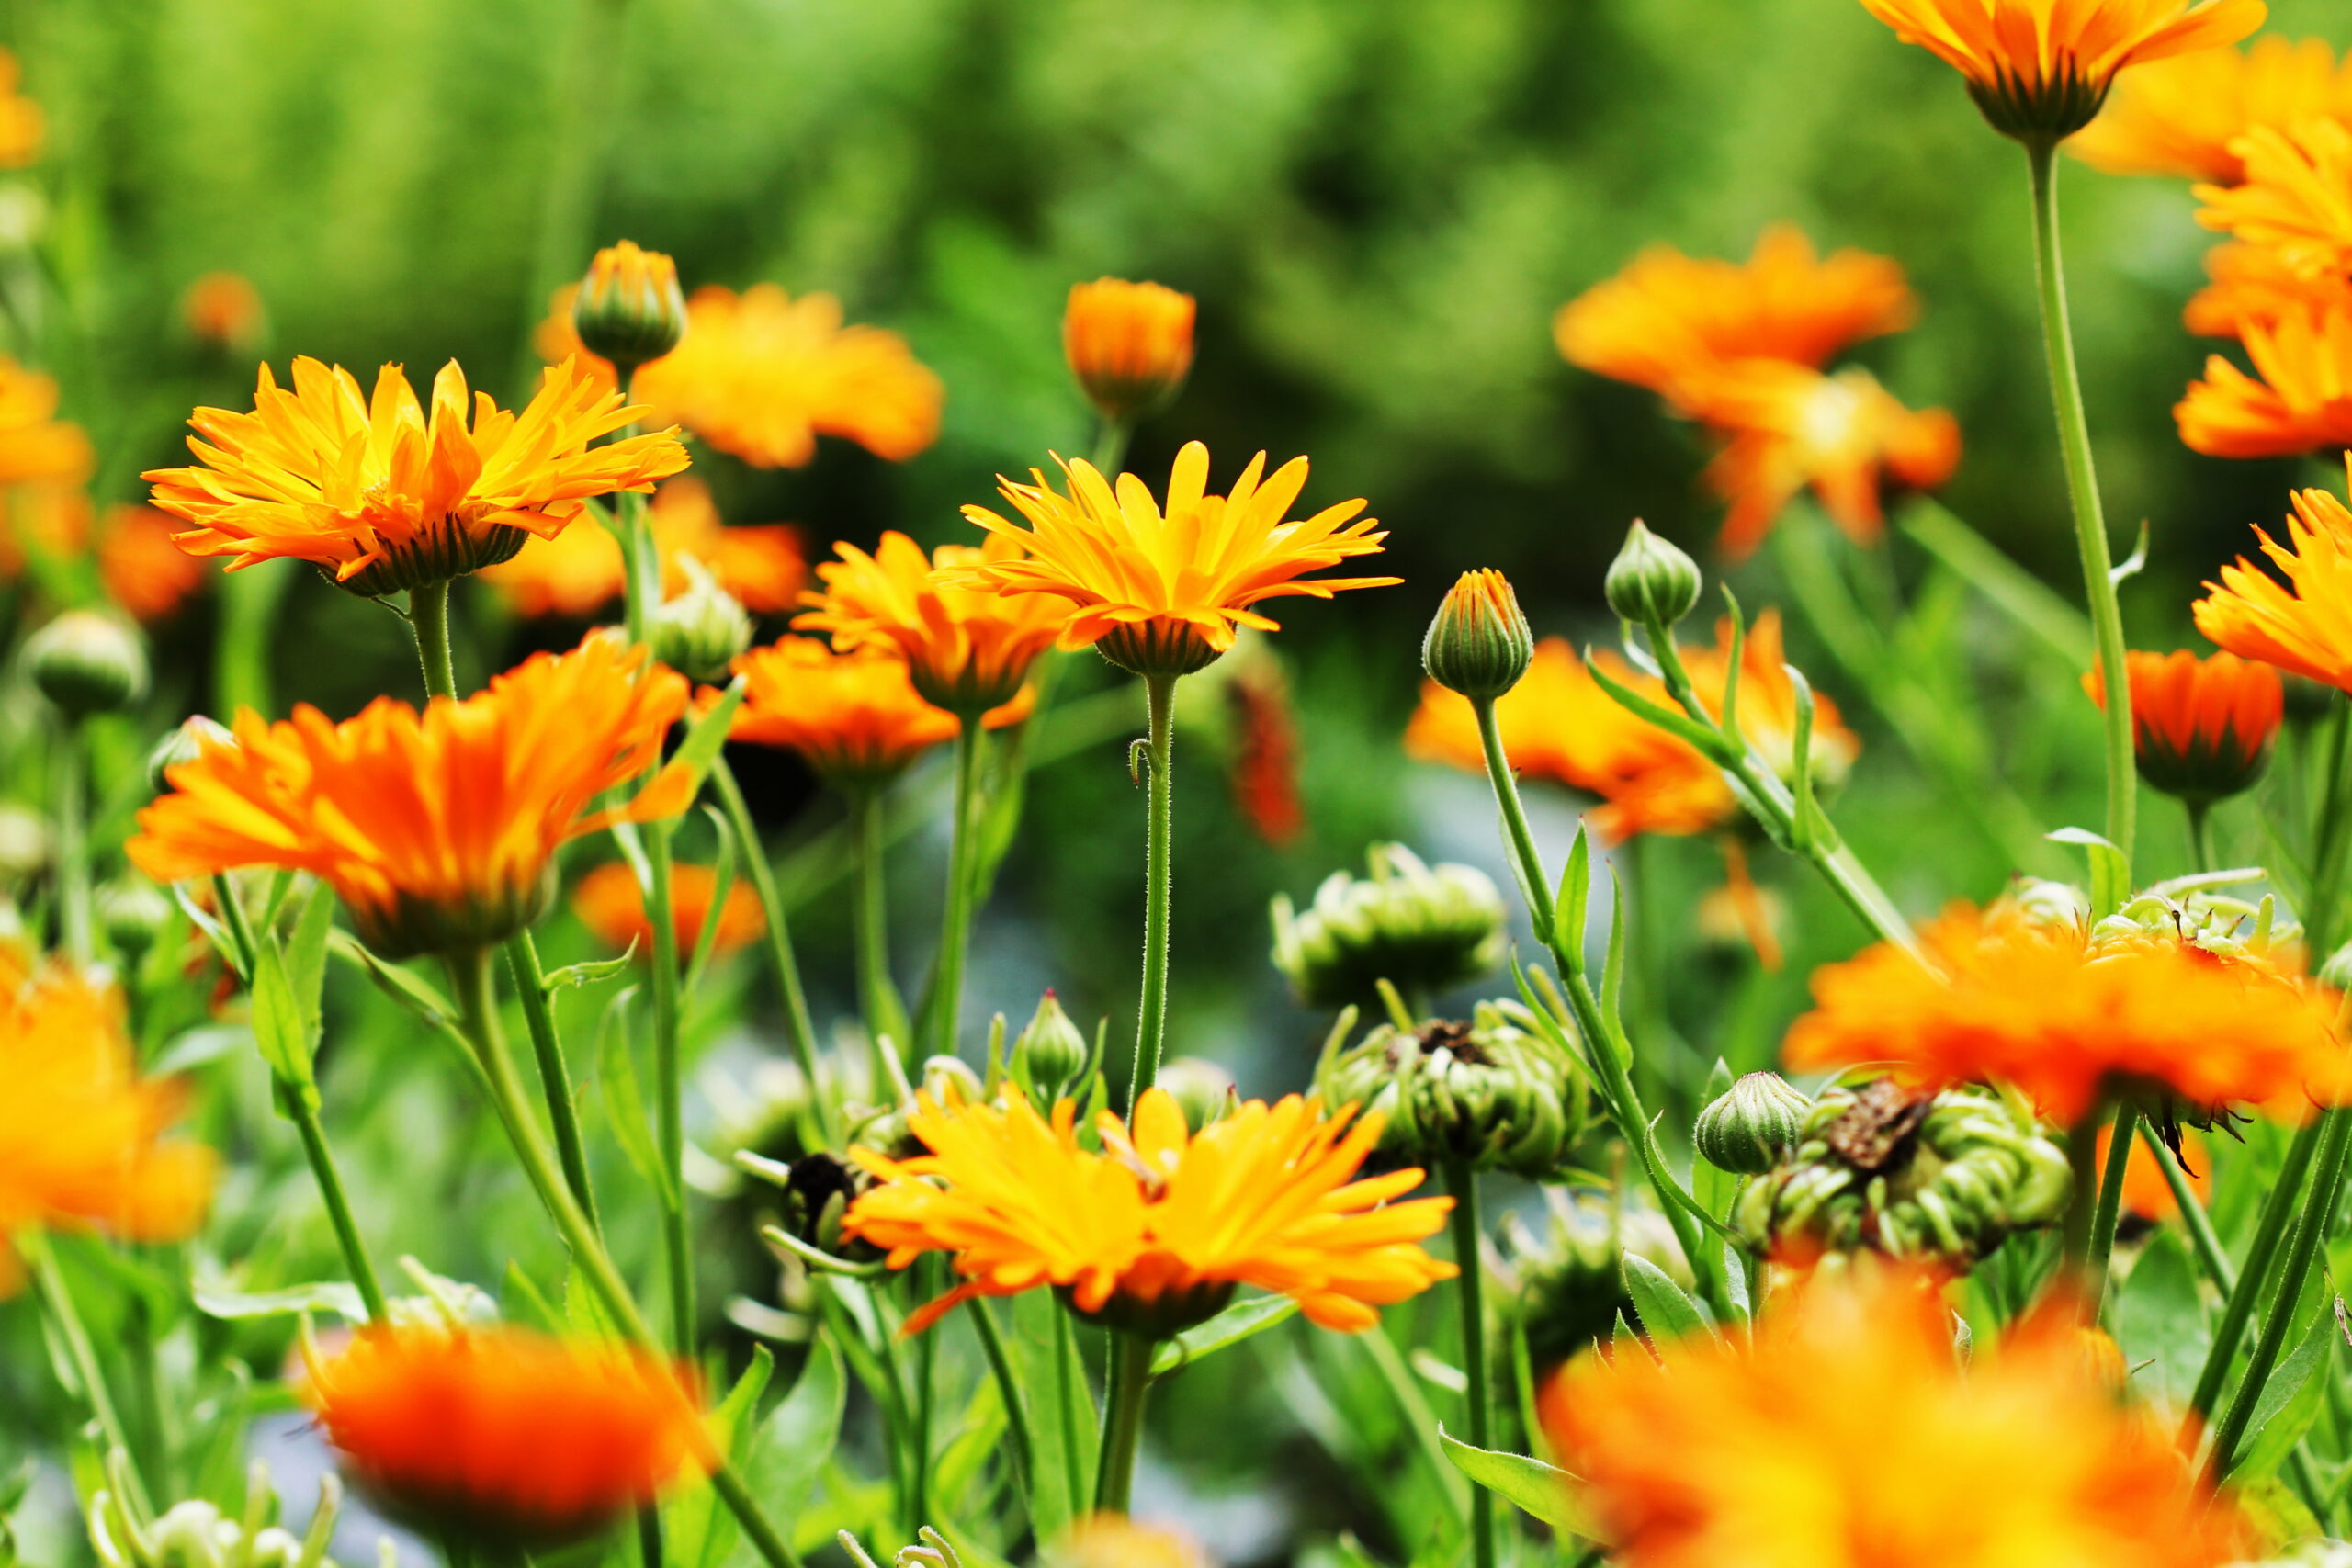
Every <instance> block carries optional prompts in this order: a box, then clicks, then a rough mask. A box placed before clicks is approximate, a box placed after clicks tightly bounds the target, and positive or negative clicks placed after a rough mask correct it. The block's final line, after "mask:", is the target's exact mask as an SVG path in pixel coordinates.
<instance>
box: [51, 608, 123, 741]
mask: <svg viewBox="0 0 2352 1568" xmlns="http://www.w3.org/2000/svg"><path fill="white" fill-rule="evenodd" d="M24 659H25V668H26V669H27V670H28V671H30V672H31V674H32V678H33V684H34V685H36V686H38V687H40V693H41V695H43V696H45V697H47V698H48V699H49V700H50V701H51V702H52V703H55V704H56V705H58V706H59V707H61V708H62V709H64V710H65V712H66V714H67V715H68V716H71V717H74V718H85V717H87V716H89V715H91V714H95V713H116V712H119V711H120V710H121V709H123V708H127V707H129V706H130V705H131V704H133V703H135V702H137V701H138V700H139V699H140V698H141V697H143V696H145V695H146V694H147V650H146V648H145V646H144V645H143V644H142V642H141V638H140V636H139V633H138V632H137V631H136V630H135V629H134V628H132V627H131V626H129V625H127V624H126V623H124V622H122V621H119V620H117V619H116V618H115V617H114V616H112V615H100V614H99V613H98V612H96V611H95V610H68V611H66V612H65V614H63V615H60V616H58V617H57V618H56V619H55V620H53V621H51V622H50V623H49V625H47V626H43V627H41V628H40V630H39V631H37V632H35V633H33V635H32V636H30V637H27V638H26V639H25V652H24Z"/></svg>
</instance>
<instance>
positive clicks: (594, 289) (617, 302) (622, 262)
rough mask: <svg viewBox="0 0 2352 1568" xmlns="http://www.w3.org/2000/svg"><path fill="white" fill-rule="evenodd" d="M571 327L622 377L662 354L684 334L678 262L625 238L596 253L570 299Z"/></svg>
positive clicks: (586, 345) (683, 296)
mask: <svg viewBox="0 0 2352 1568" xmlns="http://www.w3.org/2000/svg"><path fill="white" fill-rule="evenodd" d="M571 325H572V330H573V331H575V332H577V333H579V334H580V346H582V348H584V349H586V350H587V351H588V352H589V353H591V354H593V355H596V356H597V357H598V358H600V359H609V360H611V361H612V362H613V364H614V366H615V367H617V368H618V369H619V370H620V372H621V373H622V374H623V375H624V376H626V375H627V374H628V372H629V371H632V370H634V369H636V368H637V367H639V366H640V365H643V364H645V363H646V362H647V361H648V360H652V359H659V358H661V357H662V355H665V354H667V353H669V352H670V351H671V350H672V349H673V348H675V347H677V346H678V340H679V339H681V338H683V337H684V336H685V334H686V297H685V294H684V291H683V290H681V289H680V288H679V287H678V265H677V264H676V263H675V262H673V261H672V260H671V259H670V258H669V257H668V256H666V255H663V254H662V253H661V252H659V251H647V250H640V249H639V248H638V247H637V245H636V244H635V243H632V242H630V241H628V240H623V241H622V242H621V243H618V244H616V245H610V246H607V247H606V248H605V249H604V250H601V251H598V252H597V253H596V255H595V259H594V260H593V261H591V262H590V263H589V264H588V276H585V277H583V278H582V279H581V280H580V292H579V293H578V294H576V295H574V296H573V297H572V301H571Z"/></svg>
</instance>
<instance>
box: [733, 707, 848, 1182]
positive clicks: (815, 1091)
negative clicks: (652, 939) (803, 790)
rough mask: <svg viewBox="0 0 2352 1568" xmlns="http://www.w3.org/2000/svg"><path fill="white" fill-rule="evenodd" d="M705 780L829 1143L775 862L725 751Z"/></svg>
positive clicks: (811, 1025) (834, 1132) (830, 1121)
mask: <svg viewBox="0 0 2352 1568" xmlns="http://www.w3.org/2000/svg"><path fill="white" fill-rule="evenodd" d="M710 781H711V784H713V786H714V787H716V788H717V790H718V804H719V807H720V809H721V810H723V811H725V812H726V813H727V825H728V826H729V828H731V829H734V832H735V842H736V843H737V845H738V846H740V847H741V850H742V852H743V864H744V866H745V868H746V869H747V870H748V871H749V873H750V874H751V878H752V892H753V893H756V894H757V895H759V899H760V912H761V913H762V914H763V915H764V916H765V917H766V918H767V942H768V960H769V962H770V963H772V964H775V983H776V988H777V989H778V990H780V991H781V992H783V994H784V1032H785V1037H786V1039H787V1040H789V1041H790V1042H791V1043H792V1055H793V1057H794V1059H795V1060H797V1062H798V1063H799V1064H800V1071H801V1073H802V1074H803V1075H804V1076H805V1077H807V1078H808V1079H809V1096H810V1098H811V1099H812V1100H814V1101H815V1104H816V1107H817V1122H818V1129H819V1131H820V1132H821V1133H822V1134H824V1139H825V1143H826V1144H827V1145H828V1146H831V1145H832V1144H834V1143H835V1142H837V1141H838V1140H839V1137H840V1133H841V1129H840V1128H839V1127H838V1126H837V1125H835V1119H834V1111H833V1104H832V1100H831V1098H830V1097H829V1096H827V1095H825V1094H823V1093H822V1092H820V1084H819V1082H818V1078H817V1024H816V1021H815V1020H814V1019H812V1018H811V1017H810V1016H809V992H808V989H807V988H806V987H803V986H802V985H801V983H800V961H799V959H798V958H797V956H795V954H794V953H793V951H792V928H791V927H790V926H789V925H787V924H786V911H785V906H784V899H783V897H782V896H781V895H780V894H779V893H778V892H777V890H776V885H775V865H774V864H773V863H770V861H769V860H768V856H767V851H766V850H765V849H764V848H763V847H762V845H761V842H760V836H759V829H758V826H757V825H756V824H755V823H753V822H752V808H751V807H750V805H749V804H748V803H747V802H746V801H745V800H744V799H743V789H742V786H741V784H737V783H736V782H735V770H733V769H732V768H730V767H729V766H728V765H727V754H726V753H725V752H724V751H721V752H720V753H719V755H718V757H717V758H716V759H715V760H714V761H712V762H711V765H710Z"/></svg>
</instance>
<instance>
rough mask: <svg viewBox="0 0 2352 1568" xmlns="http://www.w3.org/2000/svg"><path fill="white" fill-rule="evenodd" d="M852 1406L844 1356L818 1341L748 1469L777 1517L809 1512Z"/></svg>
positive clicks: (828, 1340)
mask: <svg viewBox="0 0 2352 1568" xmlns="http://www.w3.org/2000/svg"><path fill="white" fill-rule="evenodd" d="M848 1400H849V1380H848V1378H847V1377H846V1376H845V1375H844V1374H843V1373H842V1358H841V1352H840V1351H838V1350H836V1349H835V1348H833V1342H832V1340H831V1338H829V1337H825V1336H823V1335H820V1336H819V1337H817V1338H816V1340H815V1341H814V1342H812V1343H811V1345H810V1347H809V1359H807V1360H806V1361H805V1362H803V1363H802V1364H801V1368H800V1379H799V1381H798V1382H795V1383H794V1384H793V1385H792V1392H791V1393H788V1394H786V1395H785V1397H784V1400H783V1402H782V1403H781V1404H778V1405H777V1406H776V1407H775V1410H774V1411H773V1412H772V1413H771V1414H770V1415H769V1416H768V1418H767V1420H766V1421H765V1422H764V1423H763V1427H762V1431H761V1436H760V1443H759V1447H758V1449H757V1450H755V1451H754V1452H753V1454H752V1459H751V1462H750V1464H749V1466H748V1468H749V1470H750V1472H751V1479H752V1490H753V1491H754V1492H756V1493H757V1494H758V1495H759V1497H760V1500H761V1501H762V1502H763V1503H764V1504H766V1505H767V1506H768V1508H769V1510H770V1512H771V1514H772V1515H773V1517H776V1518H780V1519H790V1518H792V1517H795V1516H797V1514H799V1513H800V1511H801V1510H802V1509H803V1508H805V1507H806V1506H808V1502H809V1495H810V1494H811V1493H812V1492H813V1491H814V1490H815V1489H816V1484H817V1474H818V1472H819V1471H820V1470H821V1469H822V1468H823V1466H824V1462H825V1456H826V1455H828V1454H830V1453H831V1452H832V1451H833V1446H834V1444H835V1443H836V1442H837V1441H838V1440H839V1438H840V1436H841V1428H842V1411H843V1410H844V1409H845V1408H847V1405H848Z"/></svg>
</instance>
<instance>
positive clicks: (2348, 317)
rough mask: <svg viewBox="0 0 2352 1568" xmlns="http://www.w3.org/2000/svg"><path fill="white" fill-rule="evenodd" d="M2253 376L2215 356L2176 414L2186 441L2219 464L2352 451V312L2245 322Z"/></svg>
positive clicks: (2309, 313) (2305, 313)
mask: <svg viewBox="0 0 2352 1568" xmlns="http://www.w3.org/2000/svg"><path fill="white" fill-rule="evenodd" d="M2240 331H2241V339H2242V341H2243V342H2244V344H2245V355H2246V357H2247V358H2248V359H2249V360H2251V361H2253V362H2254V371H2255V373H2254V374H2253V375H2251V376H2249V375H2247V374H2246V373H2245V371H2243V370H2241V369H2239V368H2238V367H2236V366H2234V365H2233V364H2231V363H2230V362H2229V361H2228V360H2226V359H2224V358H2222V356H2221V355H2218V354H2216V355H2209V356H2208V357H2207V359H2206V361H2205V378H2204V379H2203V380H2201V381H2192V382H2190V383H2189V386H2188V392H2187V393H2186V394H2184V395H2183V396H2182V398H2181V400H2180V401H2179V402H2178V403H2177V404H2175V405H2174V407H2173V411H2172V412H2173V418H2174V420H2175V422H2176V423H2178V424H2179V426H2180V439H2181V441H2182V442H2183V443H2184V444H2185V445H2186V446H2188V448H2189V450H2191V451H2193V452H2202V453H2204V454H2206V455H2207V456H2208V457H2292V456H2296V455H2299V454H2301V453H2305V452H2317V451H2321V450H2324V449H2327V448H2340V447H2346V446H2352V311H2344V310H2324V311H2311V310H2301V311H2294V312H2290V313H2289V314H2287V315H2284V316H2281V317H2280V318H2279V319H2278V321H2274V322H2269V323H2267V324H2266V323H2264V322H2260V321H2246V322H2245V323H2244V325H2243V326H2242V328H2241V329H2240Z"/></svg>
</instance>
